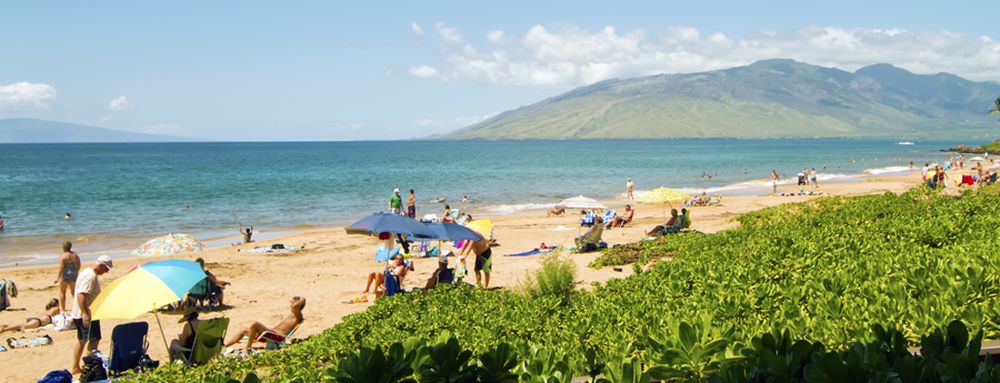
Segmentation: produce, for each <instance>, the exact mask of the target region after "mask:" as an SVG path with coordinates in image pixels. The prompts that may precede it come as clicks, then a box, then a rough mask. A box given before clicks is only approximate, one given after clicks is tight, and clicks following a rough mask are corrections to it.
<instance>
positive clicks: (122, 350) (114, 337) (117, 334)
mask: <svg viewBox="0 0 1000 383" xmlns="http://www.w3.org/2000/svg"><path fill="white" fill-rule="evenodd" d="M148 332H149V323H146V322H132V323H125V324H120V325H117V326H115V328H114V330H111V363H110V364H109V365H108V372H110V373H111V375H112V376H118V375H122V374H124V373H125V372H127V371H129V370H133V369H136V368H139V364H140V361H141V360H142V356H143V355H146V349H147V348H148V346H149V343H148V342H146V333H148Z"/></svg>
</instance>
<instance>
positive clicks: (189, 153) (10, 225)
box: [0, 139, 967, 265]
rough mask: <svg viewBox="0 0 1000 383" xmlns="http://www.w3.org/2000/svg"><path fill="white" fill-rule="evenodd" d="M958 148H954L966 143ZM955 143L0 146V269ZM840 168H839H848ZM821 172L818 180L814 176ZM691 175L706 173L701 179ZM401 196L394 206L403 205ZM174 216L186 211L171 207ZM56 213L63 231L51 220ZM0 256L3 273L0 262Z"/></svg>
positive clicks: (507, 206) (754, 174) (678, 183)
mask: <svg viewBox="0 0 1000 383" xmlns="http://www.w3.org/2000/svg"><path fill="white" fill-rule="evenodd" d="M966 143H967V142H966ZM953 144H956V143H955V142H944V141H940V142H918V143H917V144H916V145H913V146H901V145H895V143H894V142H893V141H889V140H815V139H813V140H721V139H712V140H666V141H662V140H660V141H530V142H523V141H499V142H487V141H472V142H434V141H405V142H401V141H397V142H329V143H171V144H31V145H0V214H2V216H3V218H4V220H5V221H6V226H7V228H6V231H5V232H4V233H2V234H0V265H3V264H8V263H10V262H9V261H10V260H11V259H13V258H18V261H24V260H25V259H27V258H33V257H40V256H42V254H48V255H52V256H54V254H52V253H55V252H54V251H48V250H46V249H58V244H59V243H60V242H61V241H62V240H64V239H69V240H75V241H77V243H78V244H82V246H85V247H87V246H89V248H90V249H91V250H94V251H96V250H98V249H103V250H108V249H111V248H132V247H135V246H138V245H139V244H141V242H142V239H144V238H148V237H152V236H155V235H160V234H164V233H167V232H188V233H194V234H196V235H199V236H201V237H206V238H212V237H219V236H221V235H223V234H235V231H236V230H237V227H236V222H243V223H245V224H251V223H252V224H254V225H255V226H256V227H257V228H260V229H263V230H264V231H265V232H267V231H271V232H275V231H278V230H285V229H289V228H292V229H294V228H296V227H301V226H302V225H331V224H342V223H348V222H350V221H352V220H354V219H357V218H360V217H361V216H364V215H366V214H369V213H373V212H377V211H381V210H385V205H386V202H385V201H386V198H387V196H388V193H389V192H391V191H392V189H393V188H399V189H401V190H403V191H404V194H405V191H406V190H408V189H411V188H412V189H415V190H416V192H417V200H418V204H417V208H418V214H424V213H438V212H440V211H441V209H442V204H441V203H438V202H432V201H437V200H439V199H443V200H444V201H447V202H451V203H452V204H454V205H460V202H459V201H461V199H462V196H463V195H468V196H469V198H470V200H471V206H470V209H471V210H472V211H473V213H478V214H500V213H505V212H511V211H517V210H520V209H526V208H538V207H542V206H545V205H546V204H551V203H554V202H556V201H558V200H559V199H562V198H565V197H569V196H575V195H579V194H584V195H587V196H591V197H598V198H601V197H611V196H614V195H616V194H618V193H621V192H622V191H623V189H624V184H625V180H626V178H628V177H632V178H634V179H635V182H636V188H637V189H640V190H643V189H651V188H655V187H658V186H661V185H665V186H670V187H679V188H691V189H692V190H695V189H703V188H721V189H717V190H721V191H723V192H726V193H756V192H760V191H761V190H760V187H759V186H755V184H754V183H745V181H748V180H753V179H765V178H766V177H767V176H768V174H769V173H770V171H771V169H777V170H778V171H779V173H782V174H783V176H786V177H792V176H794V174H795V173H796V172H798V171H799V170H801V169H802V167H804V166H808V167H810V168H812V167H816V168H818V169H820V171H821V173H825V175H824V176H823V177H822V178H823V179H824V180H834V179H841V180H849V179H851V178H850V176H851V175H856V174H859V173H861V172H862V171H863V170H864V169H872V168H884V167H889V166H900V165H905V164H906V163H907V162H908V161H909V160H911V159H912V160H914V161H915V162H917V163H922V162H925V161H936V160H941V159H943V158H946V157H947V155H946V154H943V153H939V152H938V149H941V148H946V147H950V146H951V145H953ZM852 161H853V162H852ZM824 165H825V166H826V171H825V172H824V171H823V170H822V169H821V168H822V167H823V166H824ZM702 172H706V173H707V174H710V175H713V177H712V180H710V181H709V180H707V178H701V177H700V175H701V174H702ZM404 198H405V195H404ZM185 204H187V205H189V206H190V208H185ZM65 212H70V213H72V215H73V217H74V218H73V220H71V221H66V220H64V219H63V214H64V213H65ZM5 258H6V259H7V262H5Z"/></svg>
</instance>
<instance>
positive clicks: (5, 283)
mask: <svg viewBox="0 0 1000 383" xmlns="http://www.w3.org/2000/svg"><path fill="white" fill-rule="evenodd" d="M11 298H17V285H16V284H14V281H12V280H10V279H0V311H3V310H6V309H7V308H8V307H10V306H11V304H12V302H11V300H10V299H11Z"/></svg>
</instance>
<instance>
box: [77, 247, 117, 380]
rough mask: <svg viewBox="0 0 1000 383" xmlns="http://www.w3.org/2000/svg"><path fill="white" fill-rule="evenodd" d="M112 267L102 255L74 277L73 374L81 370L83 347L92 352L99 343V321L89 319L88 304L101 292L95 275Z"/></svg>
mask: <svg viewBox="0 0 1000 383" xmlns="http://www.w3.org/2000/svg"><path fill="white" fill-rule="evenodd" d="M112 267H114V263H113V262H112V261H111V257H109V256H107V255H102V256H100V257H98V258H97V262H94V265H93V266H91V267H88V268H86V269H83V270H81V271H80V275H79V276H78V277H77V279H76V296H75V297H74V298H73V312H72V314H71V315H72V317H73V325H75V326H76V339H78V340H79V342H78V343H77V344H76V345H75V347H74V348H73V367H72V369H71V370H70V372H71V373H72V374H73V375H79V374H80V372H81V370H80V357H81V356H82V355H83V349H84V348H86V349H87V350H89V351H91V352H93V351H96V350H97V347H98V346H100V344H101V321H99V320H91V312H90V306H91V305H92V304H93V303H94V300H95V299H97V295H98V294H100V293H101V282H100V280H99V279H98V278H97V277H98V276H100V275H104V274H105V273H107V272H108V271H111V268H112Z"/></svg>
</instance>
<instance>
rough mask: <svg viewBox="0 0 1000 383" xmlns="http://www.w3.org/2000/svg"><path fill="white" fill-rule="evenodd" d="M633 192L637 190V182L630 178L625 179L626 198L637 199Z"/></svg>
mask: <svg viewBox="0 0 1000 383" xmlns="http://www.w3.org/2000/svg"><path fill="white" fill-rule="evenodd" d="M633 192H635V183H634V182H632V179H631V178H629V179H628V181H625V198H628V200H629V201H635V195H633Z"/></svg>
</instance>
